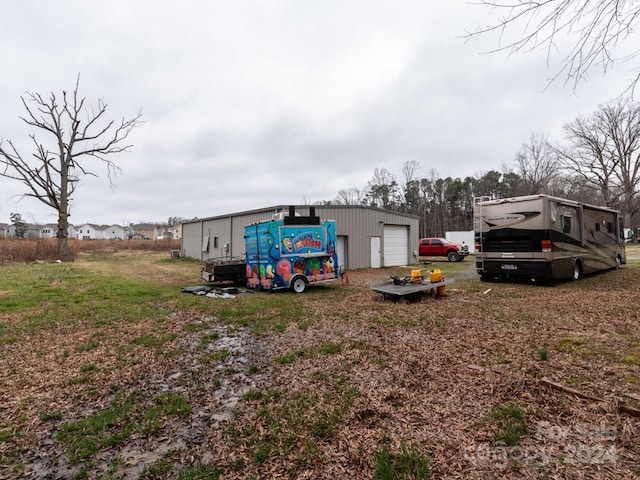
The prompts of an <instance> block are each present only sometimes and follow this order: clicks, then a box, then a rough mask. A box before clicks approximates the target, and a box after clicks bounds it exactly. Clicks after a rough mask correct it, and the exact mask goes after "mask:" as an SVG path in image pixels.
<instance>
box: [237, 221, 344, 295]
mask: <svg viewBox="0 0 640 480" xmlns="http://www.w3.org/2000/svg"><path fill="white" fill-rule="evenodd" d="M289 218H293V219H294V220H288V219H289ZM306 218H309V220H308V221H309V223H301V222H304V221H305V219H306ZM289 222H292V223H293V224H289ZM244 238H245V247H246V276H247V286H248V287H250V288H256V289H263V290H274V289H278V288H292V289H293V290H294V291H296V292H301V291H303V290H304V289H305V287H306V285H308V284H310V283H315V282H323V281H327V280H335V279H336V278H338V272H337V271H336V265H338V258H337V254H336V225H335V222H334V221H333V220H325V221H320V220H319V219H318V218H317V217H285V218H284V219H282V220H270V221H267V222H261V223H256V224H253V225H248V226H246V227H245V235H244Z"/></svg>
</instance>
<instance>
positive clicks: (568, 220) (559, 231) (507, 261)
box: [474, 195, 626, 281]
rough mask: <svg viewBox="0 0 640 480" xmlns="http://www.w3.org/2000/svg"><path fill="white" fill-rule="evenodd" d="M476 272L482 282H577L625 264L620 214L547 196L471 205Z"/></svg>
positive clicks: (505, 199)
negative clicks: (563, 280)
mask: <svg viewBox="0 0 640 480" xmlns="http://www.w3.org/2000/svg"><path fill="white" fill-rule="evenodd" d="M474 230H475V243H476V245H475V247H476V270H477V272H478V274H480V277H481V279H482V280H489V279H493V278H499V277H501V278H522V279H526V280H534V281H536V280H556V279H573V280H577V279H578V278H580V277H581V276H582V275H583V274H588V273H593V272H598V271H602V270H606V269H611V268H618V267H620V265H622V264H624V263H626V256H625V250H624V240H623V239H622V229H621V228H620V213H619V212H618V211H616V210H612V209H610V208H606V207H598V206H595V205H588V204H585V203H580V202H574V201H572V200H565V199H562V198H556V197H551V196H548V195H530V196H524V197H514V198H504V199H500V200H487V199H486V198H477V199H476V201H475V205H474Z"/></svg>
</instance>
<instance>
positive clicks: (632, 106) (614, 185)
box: [557, 99, 640, 225]
mask: <svg viewBox="0 0 640 480" xmlns="http://www.w3.org/2000/svg"><path fill="white" fill-rule="evenodd" d="M564 129H565V132H566V133H567V135H568V140H569V144H568V146H566V147H564V148H558V149H557V151H558V152H559V153H560V155H561V157H562V160H563V162H564V164H565V165H566V167H567V168H568V169H569V171H571V172H572V173H573V174H575V175H577V176H578V178H580V179H582V180H584V183H582V182H581V183H582V186H583V188H584V187H588V186H591V188H592V189H594V190H595V191H596V194H598V196H599V194H601V195H602V199H603V201H604V203H605V204H607V205H611V206H616V207H618V208H620V209H621V210H622V212H623V213H624V215H625V223H626V224H627V225H630V224H631V218H632V216H633V215H634V214H636V213H638V212H640V198H639V196H638V188H639V187H640V103H636V102H632V101H631V100H630V99H617V100H614V101H612V102H610V103H608V104H606V105H604V106H601V107H600V110H598V111H596V112H595V113H594V114H592V115H591V116H590V117H588V118H584V117H579V118H578V119H577V120H575V121H574V122H572V123H570V124H567V125H565V127H564Z"/></svg>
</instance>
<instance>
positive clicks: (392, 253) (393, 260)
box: [384, 225, 409, 267]
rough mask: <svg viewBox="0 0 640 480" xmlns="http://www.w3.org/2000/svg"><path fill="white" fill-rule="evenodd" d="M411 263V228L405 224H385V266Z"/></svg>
mask: <svg viewBox="0 0 640 480" xmlns="http://www.w3.org/2000/svg"><path fill="white" fill-rule="evenodd" d="M408 263H409V228H408V227H406V226H403V225H385V226H384V266H385V267H393V266H394V265H407V264H408Z"/></svg>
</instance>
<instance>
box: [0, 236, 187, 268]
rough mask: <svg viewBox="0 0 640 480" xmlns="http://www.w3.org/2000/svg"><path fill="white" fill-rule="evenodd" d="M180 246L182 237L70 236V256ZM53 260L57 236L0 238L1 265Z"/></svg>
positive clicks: (159, 249) (153, 249) (166, 248)
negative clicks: (113, 237)
mask: <svg viewBox="0 0 640 480" xmlns="http://www.w3.org/2000/svg"><path fill="white" fill-rule="evenodd" d="M180 246H181V244H180V240H74V239H70V240H69V242H68V249H69V255H68V257H69V258H68V259H71V260H73V259H75V258H76V257H77V255H78V254H79V253H81V252H95V251H99V250H104V251H110V252H118V251H122V250H125V251H126V250H137V251H140V250H143V251H155V252H158V251H160V252H165V251H166V252H168V251H170V250H179V249H180ZM68 259H66V260H68ZM52 260H58V250H57V240H56V239H52V238H45V239H42V238H41V239H29V238H0V265H4V264H8V263H24V262H35V261H52Z"/></svg>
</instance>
